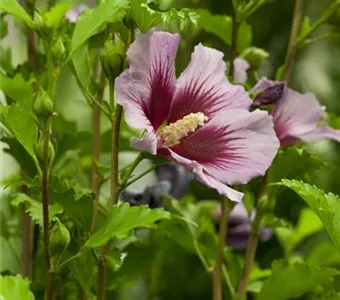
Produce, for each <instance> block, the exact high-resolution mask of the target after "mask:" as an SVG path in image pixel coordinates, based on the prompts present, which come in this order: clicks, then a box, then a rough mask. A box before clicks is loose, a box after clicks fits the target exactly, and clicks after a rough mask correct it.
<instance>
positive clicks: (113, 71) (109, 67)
mask: <svg viewBox="0 0 340 300" xmlns="http://www.w3.org/2000/svg"><path fill="white" fill-rule="evenodd" d="M124 56H125V51H124V45H123V43H122V41H121V40H120V38H119V37H118V36H115V37H114V39H113V37H112V36H109V38H108V39H107V40H106V42H105V44H104V51H103V54H102V55H101V62H102V66H103V69H104V72H105V76H106V77H107V79H108V80H115V78H116V77H117V76H118V75H119V74H120V73H121V72H122V71H123V67H124V59H125V58H124Z"/></svg>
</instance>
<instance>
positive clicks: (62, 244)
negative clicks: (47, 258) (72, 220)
mask: <svg viewBox="0 0 340 300" xmlns="http://www.w3.org/2000/svg"><path fill="white" fill-rule="evenodd" d="M70 241H71V237H70V233H69V231H68V229H67V227H66V226H65V225H64V224H63V223H61V222H60V221H59V219H57V222H56V223H55V224H54V225H53V227H52V229H51V231H50V236H49V242H50V249H51V254H52V256H54V255H57V254H62V253H63V252H64V251H65V250H66V248H67V246H68V245H69V243H70Z"/></svg>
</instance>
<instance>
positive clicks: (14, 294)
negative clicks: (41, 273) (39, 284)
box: [0, 275, 35, 300]
mask: <svg viewBox="0 0 340 300" xmlns="http://www.w3.org/2000/svg"><path fill="white" fill-rule="evenodd" d="M0 295H1V297H0V298H1V299H4V300H7V299H8V300H10V299H20V300H34V299H35V298H34V295H33V294H32V292H31V291H30V288H29V282H28V280H27V279H24V278H22V277H21V275H16V276H2V275H1V276H0Z"/></svg>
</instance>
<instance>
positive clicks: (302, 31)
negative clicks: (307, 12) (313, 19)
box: [299, 16, 311, 38]
mask: <svg viewBox="0 0 340 300" xmlns="http://www.w3.org/2000/svg"><path fill="white" fill-rule="evenodd" d="M310 28H311V24H310V18H309V17H308V16H305V17H304V19H303V22H302V24H301V29H300V33H299V38H301V37H303V36H304V35H305V34H306V33H308V32H309V30H310Z"/></svg>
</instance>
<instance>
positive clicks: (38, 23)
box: [33, 11, 50, 37]
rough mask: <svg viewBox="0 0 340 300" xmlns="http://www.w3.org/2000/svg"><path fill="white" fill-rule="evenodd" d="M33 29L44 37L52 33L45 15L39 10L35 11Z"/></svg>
mask: <svg viewBox="0 0 340 300" xmlns="http://www.w3.org/2000/svg"><path fill="white" fill-rule="evenodd" d="M33 29H35V31H36V32H37V33H38V34H39V35H40V36H42V37H47V36H48V35H49V34H50V29H49V28H48V27H47V26H46V22H45V19H44V17H43V16H42V15H41V14H40V13H39V12H38V11H35V12H34V16H33Z"/></svg>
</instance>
